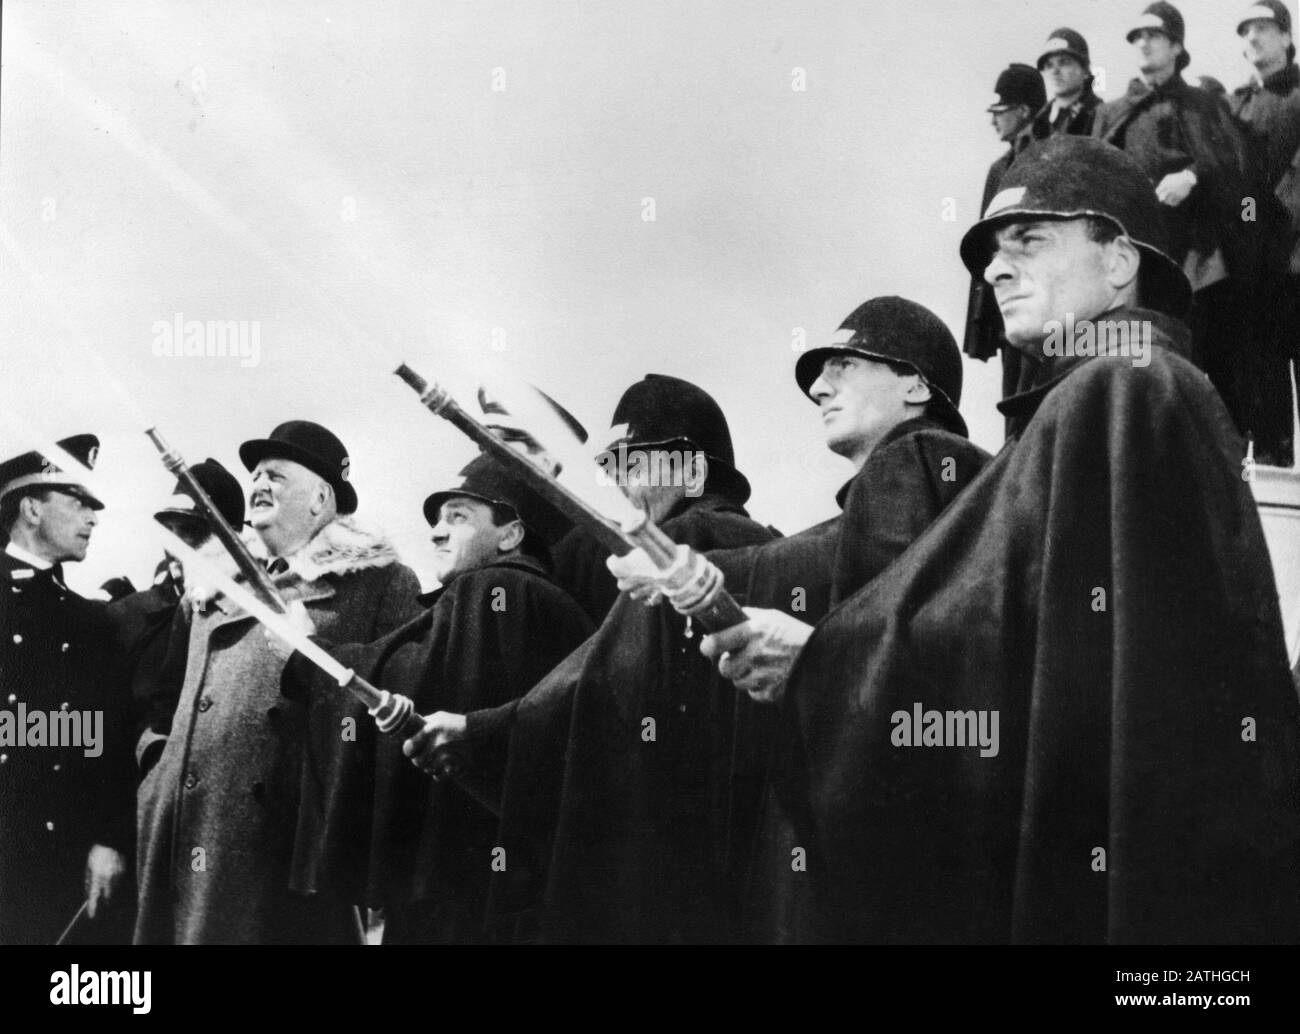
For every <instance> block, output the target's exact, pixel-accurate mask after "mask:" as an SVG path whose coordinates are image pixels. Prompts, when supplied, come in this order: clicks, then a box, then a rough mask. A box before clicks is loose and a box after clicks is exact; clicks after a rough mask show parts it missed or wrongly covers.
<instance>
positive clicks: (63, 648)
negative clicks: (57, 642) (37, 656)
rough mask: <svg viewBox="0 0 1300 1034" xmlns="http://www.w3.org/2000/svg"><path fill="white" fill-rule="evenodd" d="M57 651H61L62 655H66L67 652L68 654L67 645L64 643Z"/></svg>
mask: <svg viewBox="0 0 1300 1034" xmlns="http://www.w3.org/2000/svg"><path fill="white" fill-rule="evenodd" d="M59 649H60V650H62V651H63V652H64V653H67V652H68V644H67V643H64V644H63V645H62V646H60V647H59Z"/></svg>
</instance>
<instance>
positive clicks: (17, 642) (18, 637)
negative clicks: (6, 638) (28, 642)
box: [14, 635, 23, 646]
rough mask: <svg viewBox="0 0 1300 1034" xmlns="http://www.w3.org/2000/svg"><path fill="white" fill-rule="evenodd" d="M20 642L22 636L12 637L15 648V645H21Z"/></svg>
mask: <svg viewBox="0 0 1300 1034" xmlns="http://www.w3.org/2000/svg"><path fill="white" fill-rule="evenodd" d="M22 641H23V637H22V636H20V635H15V636H14V645H15V646H17V645H18V644H19V643H21V642H22Z"/></svg>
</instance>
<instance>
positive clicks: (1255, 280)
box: [965, 0, 1300, 466]
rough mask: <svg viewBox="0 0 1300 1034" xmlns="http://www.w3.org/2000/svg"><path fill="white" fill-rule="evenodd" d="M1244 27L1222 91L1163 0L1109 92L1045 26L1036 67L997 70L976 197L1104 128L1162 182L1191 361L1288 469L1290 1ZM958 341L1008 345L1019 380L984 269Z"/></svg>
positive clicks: (1296, 195)
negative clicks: (996, 141) (1068, 142)
mask: <svg viewBox="0 0 1300 1034" xmlns="http://www.w3.org/2000/svg"><path fill="white" fill-rule="evenodd" d="M1235 26H1236V33H1237V35H1238V36H1239V37H1240V39H1241V42H1242V47H1243V53H1244V54H1245V57H1246V59H1247V60H1248V61H1249V62H1250V63H1251V65H1253V66H1254V69H1255V74H1254V76H1253V77H1252V78H1251V80H1250V82H1248V83H1247V84H1246V85H1244V86H1242V87H1240V88H1239V89H1237V90H1236V91H1234V92H1233V93H1231V94H1228V95H1221V94H1216V93H1215V92H1212V91H1211V90H1207V89H1205V88H1204V87H1203V86H1194V85H1191V84H1189V83H1188V82H1186V81H1185V80H1184V79H1183V76H1182V73H1183V70H1184V69H1185V68H1186V67H1187V65H1188V64H1189V63H1190V61H1191V58H1190V56H1189V55H1188V53H1187V50H1186V47H1185V25H1184V22H1183V17H1182V14H1181V13H1180V12H1179V11H1178V9H1177V8H1176V7H1174V6H1173V5H1172V4H1169V3H1166V2H1164V0H1157V2H1156V3H1153V4H1151V5H1149V6H1148V7H1147V8H1146V9H1145V10H1144V11H1143V12H1142V13H1141V15H1139V16H1138V17H1136V18H1134V19H1133V21H1132V22H1131V23H1130V26H1129V28H1128V30H1127V33H1126V37H1125V38H1126V39H1127V41H1128V43H1129V44H1130V46H1131V47H1132V49H1133V54H1134V58H1135V61H1136V64H1137V67H1138V71H1139V75H1138V77H1136V78H1134V79H1133V80H1132V81H1131V82H1130V83H1129V85H1128V87H1127V89H1126V90H1125V92H1124V94H1123V95H1122V96H1120V97H1118V98H1116V99H1115V100H1112V101H1109V102H1106V103H1103V102H1102V101H1101V99H1100V98H1099V97H1098V96H1097V95H1096V94H1095V93H1094V92H1093V88H1092V83H1093V75H1092V68H1091V59H1090V54H1089V49H1088V43H1087V40H1085V39H1084V38H1083V36H1082V35H1080V34H1079V33H1078V32H1075V31H1074V30H1073V29H1068V28H1061V29H1057V30H1055V31H1054V32H1052V33H1051V35H1050V36H1049V38H1048V40H1047V42H1046V43H1045V44H1044V47H1043V51H1042V53H1041V54H1040V55H1039V57H1038V60H1037V66H1036V67H1034V66H1030V65H1025V64H1013V65H1011V66H1010V67H1009V68H1007V69H1005V70H1004V71H1003V72H1002V73H1001V75H1000V76H999V77H998V80H997V84H996V87H995V90H996V93H997V99H996V100H995V102H994V103H993V104H992V105H991V106H990V107H989V109H988V110H989V112H990V114H991V116H992V119H993V125H994V128H995V129H996V130H997V132H998V135H999V137H1000V138H1001V139H1002V140H1003V141H1005V142H1007V143H1008V145H1009V147H1008V150H1007V151H1006V153H1004V154H1003V155H1002V156H1000V157H999V158H998V159H997V160H996V161H995V162H994V163H993V166H992V167H991V168H990V169H989V172H988V176H987V178H986V180H985V187H984V200H983V205H984V206H987V204H988V202H989V201H990V200H991V199H992V197H993V196H994V194H996V193H997V189H998V185H999V183H1000V182H1001V179H1002V177H1003V175H1004V174H1005V173H1006V171H1007V169H1008V168H1009V167H1010V165H1011V163H1012V162H1013V161H1014V160H1015V158H1016V157H1017V156H1018V155H1019V154H1020V153H1021V152H1022V151H1023V150H1024V149H1025V148H1026V147H1029V146H1031V145H1032V144H1033V143H1035V142H1036V141H1039V140H1044V139H1048V138H1050V137H1052V136H1055V135H1059V134H1062V133H1065V134H1076V135H1080V136H1095V137H1097V138H1098V139H1101V140H1105V141H1106V142H1107V143H1110V144H1113V145H1114V146H1116V147H1119V148H1120V149H1122V150H1124V151H1125V152H1127V153H1128V154H1130V155H1132V156H1133V158H1134V159H1135V160H1136V161H1137V162H1138V164H1139V165H1140V166H1141V167H1142V169H1143V171H1144V172H1146V174H1147V175H1148V177H1149V178H1150V179H1151V181H1152V182H1153V183H1154V184H1155V186H1156V194H1157V197H1158V198H1159V200H1160V203H1161V205H1162V208H1161V214H1162V217H1163V220H1164V222H1165V226H1166V232H1167V233H1168V234H1169V246H1170V249H1171V255H1172V256H1173V258H1174V259H1175V260H1176V261H1177V262H1179V263H1180V264H1181V265H1182V266H1183V269H1184V271H1185V272H1186V273H1187V275H1188V279H1189V281H1190V282H1191V285H1192V290H1193V292H1194V293H1193V302H1192V309H1191V311H1190V313H1189V315H1188V322H1189V324H1190V326H1191V329H1192V347H1193V353H1194V356H1195V358H1196V361H1197V362H1198V364H1199V365H1200V366H1201V367H1202V368H1203V369H1204V370H1205V371H1206V373H1208V374H1209V376H1210V379H1211V380H1213V381H1214V384H1215V387H1216V388H1218V390H1219V393H1220V394H1221V395H1222V396H1223V398H1224V401H1225V402H1226V403H1227V405H1228V409H1229V412H1231V413H1232V415H1233V418H1234V420H1235V421H1236V423H1237V426H1238V429H1239V430H1241V431H1242V432H1243V433H1244V434H1247V435H1249V436H1250V437H1251V438H1252V440H1253V442H1254V449H1255V456H1256V459H1257V460H1258V461H1261V462H1266V463H1276V464H1279V465H1281V466H1290V464H1291V460H1292V457H1293V454H1294V453H1293V449H1294V444H1293V443H1292V441H1291V437H1292V418H1291V413H1292V401H1291V396H1290V391H1289V383H1290V382H1289V379H1288V376H1287V364H1288V363H1289V362H1290V361H1292V360H1293V359H1295V358H1297V353H1296V347H1295V346H1296V341H1297V340H1300V68H1297V66H1296V64H1295V44H1294V42H1293V37H1292V23H1291V12H1290V10H1289V9H1288V8H1287V5H1286V4H1285V3H1283V2H1282V0H1260V2H1259V3H1255V4H1252V5H1250V6H1249V7H1248V8H1247V9H1246V10H1244V11H1242V12H1241V13H1240V15H1239V17H1238V18H1237V20H1236V22H1235ZM1225 30H1226V26H1225ZM1244 342H1249V345H1247V344H1244ZM965 351H966V353H967V354H968V355H971V356H973V357H975V358H978V359H988V358H991V357H992V356H993V355H994V354H996V353H998V352H999V351H1000V352H1001V354H1002V362H1003V393H1004V395H1005V394H1010V393H1012V392H1014V391H1015V390H1016V389H1017V387H1018V384H1019V378H1020V375H1021V371H1022V369H1023V364H1022V363H1021V362H1020V360H1019V358H1018V357H1017V354H1016V351H1015V349H1013V348H1008V347H1006V341H1005V337H1004V336H1003V333H1002V325H1001V320H1000V318H999V314H998V312H997V307H996V306H995V305H994V304H993V303H992V299H991V298H990V296H989V293H988V289H987V287H986V286H985V285H983V284H982V282H981V281H979V280H978V278H977V279H976V280H975V281H974V282H973V283H972V287H971V297H970V303H969V306H968V309H967V322H966V340H965Z"/></svg>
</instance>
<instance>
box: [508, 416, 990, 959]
mask: <svg viewBox="0 0 1300 1034" xmlns="http://www.w3.org/2000/svg"><path fill="white" fill-rule="evenodd" d="M986 458H987V457H986V455H985V454H984V453H983V452H982V451H981V450H979V449H977V448H976V447H975V446H973V445H971V444H970V443H969V442H967V441H966V440H965V439H964V438H959V437H957V436H955V435H953V434H951V433H949V432H946V431H943V430H941V429H940V428H938V426H937V425H935V424H933V423H932V422H930V421H929V420H926V419H920V420H914V421H909V422H907V423H906V424H903V425H900V426H899V427H898V428H896V429H895V430H894V431H893V432H891V434H890V436H889V437H888V438H887V439H886V440H885V441H884V442H882V443H881V444H880V445H879V446H878V447H877V449H876V450H875V451H874V452H873V453H872V456H871V458H870V459H869V460H868V462H867V463H866V465H865V466H864V468H863V470H862V471H860V472H859V474H858V475H857V476H855V478H854V479H853V480H852V481H851V482H850V483H849V484H848V485H846V486H845V489H844V490H843V491H842V492H841V494H840V497H839V499H840V502H841V504H842V505H843V507H844V513H843V514H842V516H841V517H839V518H836V519H834V520H831V521H828V522H825V523H823V524H821V525H818V526H816V527H814V528H811V529H809V530H808V531H806V532H803V533H801V534H800V535H796V536H793V537H791V538H789V539H780V540H775V541H771V542H767V543H765V544H762V545H752V546H749V547H746V548H738V549H732V550H726V551H721V552H713V553H710V557H711V559H713V560H714V561H715V562H716V563H717V564H718V565H719V566H720V567H721V568H722V570H723V572H724V574H725V576H726V578H727V584H728V585H729V586H731V587H732V591H733V593H734V594H735V595H736V596H737V598H738V599H739V600H740V601H741V602H742V603H744V604H747V605H753V606H763V607H774V608H780V609H783V610H785V611H786V612H787V613H791V614H792V615H793V616H795V617H798V618H800V619H802V620H805V621H812V620H816V619H817V618H818V617H820V616H821V615H822V614H824V613H825V612H826V610H827V609H829V607H830V606H831V605H832V603H833V602H835V601H836V600H837V599H838V598H839V597H840V596H842V595H845V594H847V593H848V592H851V591H853V590H854V589H856V588H857V587H859V586H861V585H863V584H865V583H866V582H867V581H869V580H870V579H871V578H873V577H874V576H875V575H876V574H877V573H878V572H879V571H880V570H882V569H884V567H886V566H887V565H888V564H889V563H890V561H891V560H892V559H893V558H894V557H895V556H897V555H898V554H899V553H900V552H902V551H903V549H905V548H906V546H907V544H908V543H910V542H911V541H912V540H913V539H914V538H915V537H916V535H918V534H919V533H920V531H921V530H922V529H923V528H924V527H925V526H926V525H927V524H929V523H930V521H931V520H933V519H934V517H935V516H936V515H937V514H938V513H939V512H940V511H941V510H942V509H943V507H944V506H945V505H947V503H948V502H949V501H950V500H951V499H952V498H953V496H954V495H955V494H956V493H957V492H958V491H959V490H960V489H961V487H962V486H964V485H965V484H966V483H967V482H968V481H970V479H971V478H972V477H973V476H974V474H975V473H976V471H977V470H978V469H979V467H980V466H981V465H982V463H983V462H984V460H985V459H986ZM948 460H951V461H952V462H951V463H948V462H947V461H948ZM700 635H701V632H700V631H699V630H698V629H696V630H695V631H694V635H693V637H692V638H686V637H685V635H684V622H683V620H682V619H681V618H680V617H678V616H677V615H675V614H674V613H673V612H672V611H671V610H669V609H668V608H666V607H657V608H654V609H647V608H645V607H643V606H642V605H640V604H637V603H634V602H632V601H631V600H629V599H623V600H621V601H620V602H619V604H618V605H617V606H616V609H615V611H614V612H613V613H611V615H610V618H609V620H608V621H607V622H606V624H605V625H604V626H603V627H602V629H601V631H600V632H599V633H597V635H596V636H595V637H593V639H592V640H591V641H590V643H589V644H588V645H587V647H586V649H585V650H584V651H583V654H582V656H581V657H580V658H577V659H576V661H577V662H578V663H577V664H576V666H575V667H576V670H575V669H570V670H567V671H565V670H562V671H560V672H557V673H554V674H553V675H552V677H551V679H549V680H548V683H546V684H543V686H542V687H539V689H538V690H537V691H535V692H536V693H537V694H538V696H539V697H541V696H542V695H543V694H546V693H555V694H556V695H559V696H561V697H562V698H565V699H571V701H572V702H571V706H570V708H569V713H568V718H569V724H568V737H567V742H565V743H564V744H563V745H562V756H563V758H564V766H565V767H564V774H563V793H562V795H561V797H560V799H559V800H558V802H554V803H552V805H551V807H552V808H555V806H556V804H558V808H556V810H555V811H554V815H555V819H554V827H553V828H554V830H555V836H554V841H553V844H552V846H551V849H550V854H549V863H548V869H547V873H546V893H545V900H544V908H543V913H542V916H541V923H540V936H541V939H543V940H547V941H560V942H565V941H578V942H615V941H617V942H669V943H681V942H700V941H730V940H738V939H743V938H744V937H745V936H746V934H745V933H744V927H746V926H749V927H751V928H754V927H759V926H761V927H763V928H764V930H766V928H768V927H770V926H771V925H772V923H771V922H770V921H766V917H765V916H764V917H762V918H760V919H758V920H756V918H755V913H756V912H762V911H763V910H762V909H755V908H753V907H749V906H748V905H747V899H748V897H749V895H750V893H751V892H752V887H753V882H754V881H760V882H762V884H763V886H765V887H767V888H768V891H767V892H768V893H775V894H776V895H777V896H780V892H781V890H783V889H784V888H773V887H772V885H771V880H770V877H769V875H768V874H767V872H766V871H763V872H761V873H758V874H755V872H754V870H755V868H756V852H757V851H758V850H759V848H758V847H757V846H756V845H758V844H759V843H760V842H761V844H762V846H763V847H764V848H766V849H767V853H768V854H770V853H771V852H772V850H773V849H774V848H773V847H772V840H773V833H775V832H778V831H779V829H780V824H779V823H773V822H772V817H771V816H767V815H765V809H764V807H763V805H764V794H765V789H766V785H767V780H766V777H767V766H768V752H769V743H770V740H769V735H768V734H769V729H770V724H771V722H772V719H773V717H774V714H775V712H774V711H773V710H772V709H770V708H766V707H762V706H760V705H757V704H754V703H753V702H752V701H751V700H750V699H749V697H748V696H746V695H745V694H743V693H738V692H737V691H736V690H735V688H734V687H733V686H732V685H731V684H730V683H729V682H727V681H725V680H723V679H722V678H720V677H719V676H718V674H717V672H716V669H715V668H714V666H713V665H712V664H711V663H710V662H708V661H707V660H705V659H704V658H703V657H702V656H701V655H700V653H699V649H698V644H699V636H700ZM566 667H567V666H566ZM530 697H532V694H530ZM525 702H526V703H529V702H530V701H529V698H526V700H525ZM520 712H521V719H520V723H519V725H517V726H516V731H515V734H514V735H513V736H512V739H511V747H510V753H511V759H510V760H511V769H512V772H511V774H512V778H511V779H510V780H508V781H507V787H506V795H505V797H504V798H503V818H504V817H505V815H506V814H507V812H508V810H509V809H510V808H511V807H512V806H514V802H513V801H512V795H514V794H517V793H518V792H519V788H520V787H522V786H525V785H527V782H528V778H527V777H528V768H526V767H525V766H524V765H523V764H521V763H520V755H521V754H522V753H523V751H524V750H526V749H528V742H527V738H526V735H525V731H526V730H527V728H528V727H527V726H526V725H525V724H524V719H523V712H524V707H523V706H521V708H520ZM647 718H653V719H654V723H655V725H654V739H653V740H652V741H651V740H648V739H647V734H646V729H647V726H646V722H645V720H646V719H647ZM551 749H552V750H554V746H552V747H551ZM516 811H522V807H518V808H516ZM774 826H775V830H773V827H774ZM505 828H506V826H505V823H504V822H503V829H505ZM535 828H536V827H535ZM761 828H762V829H764V830H765V833H764V835H760V829H761ZM778 839H779V838H778ZM780 850H784V868H785V871H786V872H788V871H789V864H788V863H789V858H790V855H789V852H788V850H787V849H785V848H784V841H781V842H780V848H779V850H778V853H779V851H780ZM765 861H766V859H765V858H764V859H763V860H761V861H760V862H759V867H760V868H762V869H764V870H766V869H767V868H768V867H767V866H766V865H765Z"/></svg>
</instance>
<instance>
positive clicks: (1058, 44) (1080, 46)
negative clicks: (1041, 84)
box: [1038, 29, 1092, 72]
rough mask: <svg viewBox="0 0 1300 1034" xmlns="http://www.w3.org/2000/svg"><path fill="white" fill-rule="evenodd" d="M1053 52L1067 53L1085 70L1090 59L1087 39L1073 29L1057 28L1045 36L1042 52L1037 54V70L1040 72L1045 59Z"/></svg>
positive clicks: (1090, 61)
mask: <svg viewBox="0 0 1300 1034" xmlns="http://www.w3.org/2000/svg"><path fill="white" fill-rule="evenodd" d="M1053 54H1068V55H1069V56H1070V57H1072V58H1074V60H1076V61H1077V62H1079V64H1081V65H1083V67H1084V70H1085V71H1087V70H1088V69H1089V68H1090V66H1091V64H1092V59H1091V58H1090V57H1089V56H1088V41H1087V40H1086V39H1084V38H1083V37H1082V36H1081V35H1080V34H1079V33H1077V32H1075V31H1074V30H1073V29H1057V30H1056V31H1055V32H1053V33H1052V34H1051V35H1050V36H1048V37H1047V42H1046V43H1045V44H1044V45H1043V52H1042V53H1041V54H1040V55H1039V56H1038V70H1039V71H1040V72H1041V71H1042V70H1043V66H1044V65H1045V64H1047V59H1048V58H1049V57H1051V56H1052V55H1053Z"/></svg>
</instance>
